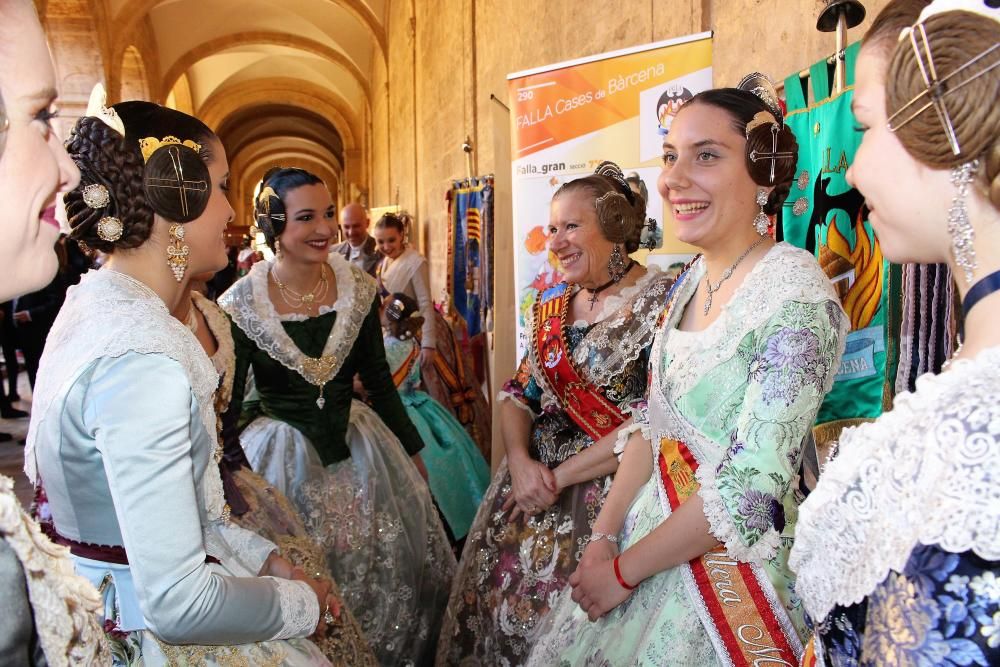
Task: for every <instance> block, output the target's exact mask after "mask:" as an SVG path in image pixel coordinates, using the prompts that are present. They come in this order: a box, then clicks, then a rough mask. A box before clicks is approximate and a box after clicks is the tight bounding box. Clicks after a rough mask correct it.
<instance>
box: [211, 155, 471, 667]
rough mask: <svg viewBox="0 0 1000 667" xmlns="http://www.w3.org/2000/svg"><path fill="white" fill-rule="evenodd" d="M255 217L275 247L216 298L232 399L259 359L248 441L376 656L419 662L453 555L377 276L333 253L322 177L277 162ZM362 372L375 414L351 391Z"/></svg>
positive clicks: (429, 645)
mask: <svg viewBox="0 0 1000 667" xmlns="http://www.w3.org/2000/svg"><path fill="white" fill-rule="evenodd" d="M256 214H257V218H256V222H257V225H258V227H259V228H260V229H261V231H263V233H264V235H265V237H266V238H267V241H268V243H269V244H270V245H271V247H272V248H273V249H274V250H275V253H276V258H275V259H274V260H272V261H264V262H258V263H257V264H254V266H253V268H252V269H251V270H250V273H249V274H248V275H247V276H245V277H244V278H242V279H241V280H239V281H238V282H237V283H236V284H235V285H233V287H232V288H230V290H229V291H228V292H226V294H224V295H223V296H222V298H221V299H220V300H219V303H220V305H221V306H222V307H223V308H224V309H225V310H226V312H227V313H228V314H229V316H230V317H231V319H232V321H233V342H234V346H235V352H236V365H235V370H234V373H233V397H232V402H231V405H230V410H233V411H237V412H238V411H240V410H241V405H242V403H243V393H244V387H245V385H246V379H247V374H248V372H249V371H250V370H251V369H252V370H253V376H254V381H255V385H256V388H257V391H258V393H259V395H260V401H259V407H258V409H259V411H260V415H259V416H257V417H256V418H255V419H253V421H252V422H250V424H249V425H248V426H247V427H246V429H245V430H244V431H243V432H242V434H241V436H240V440H241V443H242V445H243V448H244V450H245V451H246V454H247V458H248V459H249V461H250V463H251V465H252V466H253V468H254V470H255V471H256V472H258V473H260V474H261V475H262V476H263V477H264V478H265V479H266V480H267V481H268V482H269V483H270V484H272V485H274V486H275V487H276V488H277V489H279V490H280V491H282V492H283V493H285V494H287V495H288V497H289V498H290V499H291V500H292V501H293V502H294V503H295V505H296V507H297V508H298V510H299V511H300V512H301V513H302V517H303V519H304V521H305V525H306V529H307V530H308V531H309V534H310V535H311V536H312V537H313V538H314V539H316V540H317V541H318V542H319V543H320V544H321V545H322V547H323V548H324V549H325V551H326V558H327V562H328V564H329V566H330V570H331V571H332V572H333V575H334V577H335V579H336V581H337V584H338V585H339V586H340V590H341V592H342V593H343V595H344V600H345V602H346V604H347V607H348V608H349V609H350V610H351V611H352V612H354V615H355V617H356V618H357V619H358V621H359V622H360V623H361V627H362V629H363V630H364V632H365V636H366V637H367V639H368V641H369V642H370V644H371V646H372V649H373V650H374V652H375V655H376V657H377V658H378V660H379V662H380V663H381V664H383V665H409V664H423V661H426V660H427V659H428V658H427V656H428V655H433V647H434V640H435V639H436V637H437V633H438V629H439V627H440V618H441V615H442V613H443V611H444V606H445V602H446V600H447V595H448V587H449V584H450V581H451V577H452V574H453V573H454V569H455V558H454V556H453V555H452V553H451V550H450V548H449V546H448V541H447V537H446V535H445V532H444V528H443V526H442V524H441V520H440V519H439V518H438V514H437V511H436V510H435V508H434V505H433V501H432V500H431V495H430V491H429V489H428V487H427V484H426V483H425V481H424V479H422V478H421V477H422V475H423V476H424V477H426V470H424V466H423V463H422V461H421V459H420V454H419V452H420V450H421V449H422V448H423V443H422V442H421V440H420V436H419V434H418V432H417V430H416V428H415V427H414V426H413V423H412V422H411V421H410V420H409V418H408V417H407V415H406V410H405V408H404V407H403V404H402V402H401V401H400V399H399V395H398V394H397V392H396V387H395V385H394V384H393V381H392V375H391V374H390V372H389V367H388V365H387V364H386V361H385V348H384V346H383V343H382V328H381V325H380V323H379V319H378V317H379V314H378V309H379V303H380V299H379V298H378V296H377V294H376V288H375V283H374V281H373V280H372V279H371V277H369V276H368V275H367V274H365V273H364V272H362V271H361V270H360V269H358V268H356V267H354V266H353V265H351V264H350V263H348V262H347V261H346V260H345V259H343V258H342V257H341V256H340V255H338V254H336V253H329V252H328V250H329V245H330V240H331V238H332V236H333V233H334V224H335V223H334V220H335V214H334V208H333V201H332V199H331V197H330V193H329V191H328V190H327V188H326V186H325V185H324V184H323V182H322V181H321V180H320V179H319V178H317V177H316V176H314V175H312V174H310V173H308V172H305V171H303V170H300V169H278V168H275V169H274V170H272V171H270V172H268V174H266V175H265V178H264V181H263V184H262V189H261V192H260V195H259V196H258V198H257V200H256ZM356 373H357V374H359V375H360V376H361V380H362V381H363V383H364V386H365V388H366V390H367V392H368V396H369V397H370V399H371V401H372V405H373V406H374V408H375V411H372V409H371V408H369V407H368V406H366V405H364V404H363V403H361V402H360V401H356V400H352V386H353V378H354V376H355V374H356ZM376 413H377V414H376ZM411 457H412V460H411Z"/></svg>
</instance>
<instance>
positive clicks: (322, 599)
mask: <svg viewBox="0 0 1000 667" xmlns="http://www.w3.org/2000/svg"><path fill="white" fill-rule="evenodd" d="M292 578H293V579H295V580H297V581H304V582H306V583H307V584H308V585H309V588H311V589H312V590H313V593H315V594H316V602H317V604H319V621H318V622H317V623H316V629H315V630H314V631H313V636H316V637H319V636H322V635H324V634H325V633H326V626H327V623H328V622H329V621H330V620H331V619H336V618H337V617H339V616H340V600H338V599H337V597H336V596H335V595H333V594H332V593H331V592H330V591H331V590H332V588H333V586H332V584H331V583H330V582H329V581H327V580H326V579H313V578H310V577H308V576H306V575H305V573H304V572H302V570H300V569H298V568H295V573H294V576H293V577H292Z"/></svg>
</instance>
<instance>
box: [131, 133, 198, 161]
mask: <svg viewBox="0 0 1000 667" xmlns="http://www.w3.org/2000/svg"><path fill="white" fill-rule="evenodd" d="M173 145H177V146H187V147H188V148H190V149H192V150H194V152H195V153H200V152H201V144H199V143H198V142H196V141H191V140H190V139H185V140H183V141H181V140H180V139H178V138H177V137H175V136H170V135H168V136H166V137H163V138H162V139H157V138H156V137H146V138H145V139H140V140H139V150H140V151H142V161H143V162H149V158H150V157H152V155H153V153H155V152H156V150H157V149H159V148H162V147H164V146H173Z"/></svg>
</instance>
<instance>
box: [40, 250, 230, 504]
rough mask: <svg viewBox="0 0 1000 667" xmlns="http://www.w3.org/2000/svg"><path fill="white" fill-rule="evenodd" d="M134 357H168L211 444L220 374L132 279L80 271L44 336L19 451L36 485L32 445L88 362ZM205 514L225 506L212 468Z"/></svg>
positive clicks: (189, 336) (208, 475)
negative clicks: (180, 373) (188, 390)
mask: <svg viewBox="0 0 1000 667" xmlns="http://www.w3.org/2000/svg"><path fill="white" fill-rule="evenodd" d="M129 352H137V353H139V354H161V355H163V356H165V357H169V358H170V359H173V360H174V361H176V362H177V363H178V364H180V366H181V368H183V369H184V372H185V374H186V375H187V378H188V382H189V384H190V386H191V391H192V393H193V394H194V397H195V399H196V400H197V401H198V409H199V413H200V416H201V422H202V425H203V426H204V427H205V430H206V432H207V433H208V435H209V438H210V439H211V440H212V441H213V442H215V441H216V438H215V404H214V402H213V401H212V397H213V395H214V393H215V389H216V387H217V386H218V382H219V376H218V374H217V373H216V372H215V368H214V367H213V366H212V362H211V361H210V360H209V358H208V356H207V355H206V354H205V351H204V350H203V349H202V347H201V344H200V343H199V342H198V339H197V338H195V337H194V335H193V334H192V333H191V331H190V330H189V329H188V328H187V327H186V326H185V325H184V324H182V323H181V322H178V321H177V320H176V319H174V318H173V317H172V316H171V315H170V311H168V310H167V306H166V304H164V303H163V300H162V299H160V297H159V296H157V295H156V293H155V292H153V290H151V289H150V288H149V287H147V286H146V285H144V284H143V283H141V282H139V281H138V280H136V279H135V278H132V277H131V276H128V275H125V274H123V273H119V272H117V271H113V270H111V269H108V268H104V269H101V270H100V271H90V272H88V273H86V274H84V276H83V278H82V279H81V280H80V284H79V285H77V286H75V287H72V288H70V290H69V292H68V293H67V298H66V303H65V305H64V306H63V307H62V310H60V311H59V317H58V318H57V319H56V322H55V325H54V326H53V327H52V330H51V331H50V332H49V335H48V338H47V340H46V345H45V353H44V354H43V355H42V360H41V363H40V364H39V368H38V374H39V376H43V377H44V378H45V381H44V382H40V383H39V384H38V386H37V387H36V389H37V391H36V392H35V395H34V397H33V399H32V415H31V426H30V427H29V430H28V441H27V447H26V449H25V452H24V471H25V473H26V474H27V476H28V479H29V480H31V482H32V483H33V484H37V482H38V474H37V464H36V461H35V442H36V438H37V435H38V431H39V428H40V427H41V425H42V423H43V422H44V421H45V420H46V419H58V418H59V415H58V414H49V412H50V408H51V407H52V405H53V402H54V401H55V400H56V399H58V398H59V397H60V396H63V395H64V394H65V393H66V392H67V391H68V390H69V387H70V386H71V385H72V384H73V382H75V381H76V379H77V378H78V377H79V376H80V374H81V373H82V372H84V371H85V370H86V369H87V368H88V367H89V366H90V365H91V364H92V363H93V362H94V361H96V360H98V359H101V358H112V359H113V358H117V357H121V356H124V355H125V354H128V353H129ZM202 494H203V496H204V502H205V511H206V515H207V517H208V519H209V520H210V521H216V520H222V519H224V518H225V516H226V515H227V514H228V512H225V506H226V501H225V497H224V496H223V493H222V478H221V477H220V476H219V471H218V469H217V468H214V467H213V466H211V465H210V466H209V467H208V469H206V471H205V474H204V476H203V477H202Z"/></svg>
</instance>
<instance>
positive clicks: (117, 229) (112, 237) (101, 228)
mask: <svg viewBox="0 0 1000 667" xmlns="http://www.w3.org/2000/svg"><path fill="white" fill-rule="evenodd" d="M124 231H125V227H124V225H122V221H121V220H120V219H118V218H116V217H114V216H113V215H106V216H104V217H103V218H101V219H100V220H98V221H97V235H98V236H99V237H100V239H101V240H102V241H107V242H108V243H114V242H115V241H117V240H118V239H120V238H121V237H122V233H123V232H124Z"/></svg>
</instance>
